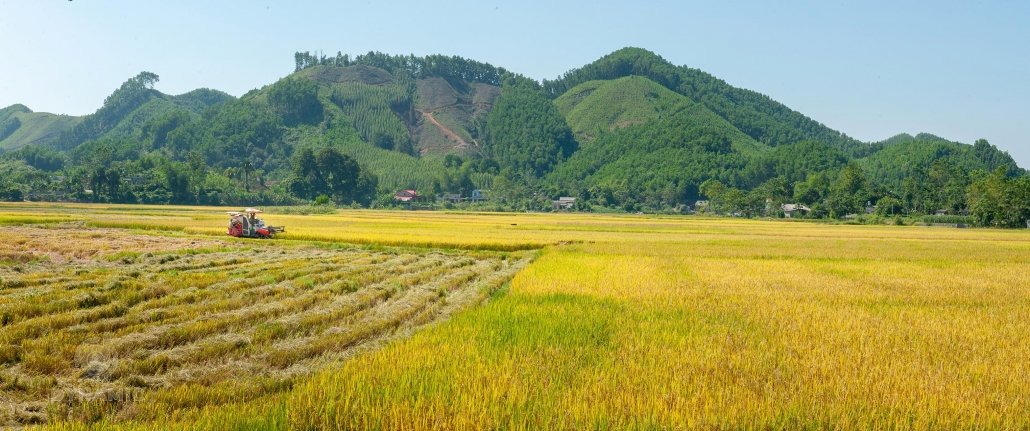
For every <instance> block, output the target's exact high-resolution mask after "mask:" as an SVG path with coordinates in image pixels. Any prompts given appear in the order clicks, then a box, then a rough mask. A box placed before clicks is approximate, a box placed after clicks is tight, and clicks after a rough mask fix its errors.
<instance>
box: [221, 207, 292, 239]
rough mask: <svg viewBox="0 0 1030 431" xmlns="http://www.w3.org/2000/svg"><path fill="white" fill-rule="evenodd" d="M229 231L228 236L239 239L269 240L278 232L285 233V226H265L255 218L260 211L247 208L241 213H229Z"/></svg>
mask: <svg viewBox="0 0 1030 431" xmlns="http://www.w3.org/2000/svg"><path fill="white" fill-rule="evenodd" d="M226 214H229V231H228V232H227V234H229V235H230V236H235V237H241V238H271V237H273V236H275V234H277V233H279V232H285V231H286V226H266V225H265V221H264V220H261V219H259V218H257V215H258V214H261V210H259V209H254V208H247V209H245V210H243V212H242V213H240V212H236V211H230V212H228V213H226Z"/></svg>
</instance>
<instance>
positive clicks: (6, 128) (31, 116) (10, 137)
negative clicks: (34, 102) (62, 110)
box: [0, 105, 80, 150]
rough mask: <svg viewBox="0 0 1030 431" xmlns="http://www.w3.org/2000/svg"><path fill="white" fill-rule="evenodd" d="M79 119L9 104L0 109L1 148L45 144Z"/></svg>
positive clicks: (11, 148) (10, 148) (13, 148)
mask: <svg viewBox="0 0 1030 431" xmlns="http://www.w3.org/2000/svg"><path fill="white" fill-rule="evenodd" d="M79 121H80V118H79V117H72V116H69V115H56V114H49V113H46V112H32V110H30V109H29V108H27V107H25V105H11V106H8V107H6V108H4V109H2V110H0V149H3V150H16V149H18V148H21V147H24V146H26V145H40V144H45V143H47V142H50V141H51V140H53V139H54V138H56V137H57V135H59V134H60V133H61V131H63V130H65V129H68V128H70V127H73V126H75V125H76V124H77V123H78V122H79Z"/></svg>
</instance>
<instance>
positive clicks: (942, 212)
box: [933, 209, 948, 217]
mask: <svg viewBox="0 0 1030 431" xmlns="http://www.w3.org/2000/svg"><path fill="white" fill-rule="evenodd" d="M933 215H935V216H938V217H939V216H946V215H948V210H946V209H939V210H937V211H934V212H933Z"/></svg>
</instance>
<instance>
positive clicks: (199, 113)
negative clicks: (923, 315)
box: [0, 48, 1030, 224]
mask: <svg viewBox="0 0 1030 431" xmlns="http://www.w3.org/2000/svg"><path fill="white" fill-rule="evenodd" d="M293 60H294V66H295V71H294V73H292V74H290V75H289V76H286V77H284V78H282V79H280V80H279V81H277V82H274V83H269V85H266V86H264V87H262V88H258V89H254V90H252V91H250V92H248V93H247V94H245V95H243V96H241V97H239V98H234V97H232V96H229V95H227V94H225V93H222V92H219V91H217V90H209V89H199V90H195V91H192V92H189V93H186V94H183V95H178V96H170V95H166V94H163V93H161V92H159V91H157V90H155V85H156V84H157V83H158V82H159V77H158V76H157V75H156V74H153V73H150V72H143V73H140V74H139V75H137V76H135V77H133V78H131V79H129V80H127V81H126V82H125V83H124V84H123V85H122V86H120V87H119V88H117V89H115V91H114V92H113V93H112V94H111V95H110V96H109V97H108V98H107V99H106V100H105V101H104V104H103V105H102V106H101V107H100V108H99V109H98V110H97V111H96V112H94V113H92V114H89V115H86V116H82V117H70V116H61V115H52V114H47V113H39V112H33V111H32V110H30V109H29V108H28V107H25V106H23V105H12V106H9V107H6V108H4V109H2V110H0V152H4V151H6V153H0V199H9V200H18V199H35V200H58V199H59V200H68V199H71V200H83V201H102V202H142V203H205V204H297V203H303V202H309V201H311V200H315V199H318V200H319V201H320V202H325V201H335V202H337V203H338V204H354V205H362V206H391V205H394V201H393V198H392V196H393V193H394V192H395V191H397V190H399V189H416V190H418V191H419V193H421V194H423V195H426V196H429V197H430V200H432V198H434V197H437V196H441V195H443V194H445V193H450V194H459V195H461V196H463V197H469V196H470V195H471V194H472V191H473V190H474V189H480V190H488V191H489V196H490V200H489V201H488V202H487V203H477V204H476V207H478V208H482V209H495V210H525V209H550V208H551V203H550V200H549V198H553V197H558V196H573V197H576V198H577V201H576V202H577V204H576V206H577V208H578V209H581V210H587V209H594V210H601V209H608V210H620V211H642V210H647V211H663V210H665V211H670V210H682V209H684V208H688V207H689V205H691V204H693V203H694V202H695V201H697V200H703V199H709V200H711V201H712V206H711V207H710V208H709V210H710V211H714V212H726V213H733V214H738V215H759V214H763V215H768V214H770V213H769V208H772V209H773V210H775V209H776V208H778V204H779V203H785V202H794V203H800V204H805V205H808V206H809V207H811V208H812V211H811V213H810V216H813V217H823V216H830V217H841V216H844V215H846V214H849V213H854V212H858V211H859V210H860V209H861V208H864V207H865V205H866V204H867V203H878V202H880V201H881V200H883V199H886V200H884V201H883V202H885V203H889V204H890V207H891V208H892V211H894V212H892V214H894V213H896V212H897V211H901V212H904V213H908V214H917V213H933V212H939V211H940V210H941V209H942V208H946V209H947V211H948V212H952V213H956V214H958V213H962V214H964V213H966V212H967V211H970V210H971V209H972V208H973V207H974V206H975V205H974V202H971V201H969V199H972V198H973V197H975V196H979V198H978V199H987V198H984V196H992V197H991V198H990V199H994V200H999V199H1001V200H1006V199H1007V200H1009V201H1013V202H1021V199H1022V198H1021V197H1019V196H1018V193H1017V194H1016V195H1011V196H1008V197H1001V198H999V197H998V196H995V195H991V194H989V193H986V192H984V191H983V190H986V189H985V187H986V188H987V189H989V188H990V187H987V186H985V185H984V184H986V183H983V182H984V181H988V180H990V181H993V183H991V184H994V185H995V186H997V187H1002V186H1005V187H1009V186H1012V184H1016V185H1017V186H1018V184H1022V183H1020V182H1019V181H1023V180H1022V179H1021V178H1026V175H1027V173H1026V171H1025V170H1023V169H1021V168H1019V167H1017V166H1016V165H1015V163H1014V161H1013V160H1012V158H1011V157H1010V156H1009V155H1008V154H1007V153H1005V152H1002V151H999V150H998V149H997V148H996V147H994V146H992V145H990V144H989V143H987V142H986V141H982V140H981V141H977V143H976V144H975V145H967V144H962V143H957V142H951V141H948V140H947V139H944V138H940V137H938V136H934V135H931V134H926V133H921V134H918V135H916V136H912V135H907V134H900V135H897V136H894V137H892V138H890V139H887V140H884V141H881V142H875V143H864V142H860V141H857V140H855V139H853V138H851V137H848V136H847V135H845V134H843V133H840V132H838V131H835V130H832V129H830V128H828V127H826V126H825V125H823V124H821V123H819V122H818V121H816V120H814V119H812V118H810V117H808V116H806V115H803V114H802V113H799V112H796V111H793V110H791V109H790V108H788V107H786V106H784V105H783V104H780V103H778V102H776V101H774V100H772V99H770V98H769V97H767V96H765V95H763V94H761V93H758V92H755V91H751V90H746V89H740V88H735V87H733V86H730V85H728V84H727V83H726V82H724V81H722V80H720V79H718V78H716V77H714V76H712V75H710V74H707V73H705V72H702V71H700V70H697V69H693V68H689V67H687V66H677V65H673V64H671V63H669V62H668V61H666V60H664V59H663V58H661V57H660V56H658V55H656V54H654V53H652V52H649V51H646V50H643V49H638V48H625V49H622V50H618V51H616V52H613V53H611V54H609V55H606V56H604V57H603V58H601V59H599V60H597V61H595V62H593V63H591V64H588V65H585V66H583V67H581V68H577V69H573V70H570V71H569V72H567V73H565V74H564V75H562V76H561V77H559V78H558V79H555V80H544V81H542V82H537V81H535V80H532V79H529V78H526V77H524V76H521V75H519V74H516V73H513V72H511V71H509V70H508V69H505V68H501V67H496V66H493V65H491V64H488V63H482V62H478V61H475V60H471V59H465V58H461V57H448V56H443V55H431V56H424V57H418V56H414V55H408V56H404V55H400V56H394V55H388V54H383V53H378V52H370V53H368V54H363V55H358V56H354V57H352V56H350V55H345V54H342V53H337V54H336V55H335V56H326V55H322V54H311V53H309V52H298V53H297V54H296V55H295V57H294V59H293ZM815 114H816V116H818V113H815ZM998 175H1001V177H999V176H998ZM945 177H946V179H947V181H945V180H943V179H942V178H945ZM1005 178H1008V179H1010V180H1011V181H1016V182H1015V183H1012V184H1009V183H1007V182H1005V181H1009V180H1004V179H1005ZM1003 180H1004V181H1003ZM945 183H947V184H949V185H947V188H948V190H949V191H948V192H947V193H944V192H940V191H938V190H936V189H934V190H929V189H927V187H928V186H927V184H937V185H938V186H939V187H938V186H933V187H938V188H942V187H945V186H944V185H942V184H945ZM1006 184H1007V185H1006ZM1013 187H1016V186H1013ZM1028 187H1030V186H1028ZM931 188H932V187H931ZM1009 189H1012V187H1009ZM958 190H961V192H959V191H958ZM992 190H993V189H992ZM999 190H1000V189H999ZM1013 190H1019V187H1016V188H1015V189H1013ZM995 191H997V190H995ZM942 193H943V194H942ZM992 193H993V192H992ZM999 193H1000V192H999ZM1028 193H1030V191H1028ZM945 195H946V196H948V197H947V198H946V199H945V198H944V197H942V196H945ZM1027 200H1028V201H1030V198H1028V199H1027ZM895 201H896V202H899V204H897V205H894V203H893V202H895ZM770 202H771V203H772V204H770ZM448 205H450V204H448ZM462 205H470V204H462ZM1027 206H1030V202H1028V203H1027ZM881 207H887V206H886V205H884V206H881ZM895 207H897V208H895ZM934 207H940V208H934ZM1017 207H1018V205H1017ZM1019 208H1022V207H1019ZM895 209H896V210H897V211H895ZM1027 211H1028V216H1030V209H1028V210H1027ZM773 212H774V213H775V211H773ZM1017 212H1018V211H1017ZM1006 217H1007V218H1006V220H1008V222H1006V223H1008V224H1013V223H1015V222H1013V220H1017V219H1018V218H1019V217H1021V215H1018V214H1017V215H1013V214H1009V215H1007V216H1006Z"/></svg>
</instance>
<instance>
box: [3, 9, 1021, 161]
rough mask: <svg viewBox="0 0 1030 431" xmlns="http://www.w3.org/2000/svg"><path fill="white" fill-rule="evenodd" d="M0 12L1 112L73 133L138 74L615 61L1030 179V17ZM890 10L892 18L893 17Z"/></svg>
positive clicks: (166, 80) (239, 80)
mask: <svg viewBox="0 0 1030 431" xmlns="http://www.w3.org/2000/svg"><path fill="white" fill-rule="evenodd" d="M212 3H215V2H209V1H193V0H180V1H174V2H173V1H147V2H139V1H133V2H130V1H123V0H103V1H101V0H74V1H70V2H69V1H64V0H32V1H27V0H0V58H3V61H2V62H0V106H7V105H10V104H12V103H23V104H25V105H27V106H29V107H30V108H32V109H33V110H36V111H47V112H55V113H65V114H73V115H82V114H86V113H90V112H92V111H94V110H96V109H97V108H98V107H99V106H100V104H101V103H102V102H103V99H104V97H106V96H107V95H108V94H110V93H111V91H113V90H114V89H115V88H116V87H117V86H118V85H120V84H121V83H122V82H123V81H125V79H127V78H129V77H131V76H133V75H135V74H136V73H138V72H139V71H141V70H147V71H151V72H154V73H157V74H158V75H160V76H161V82H160V83H159V84H158V85H157V88H158V89H159V90H161V91H163V92H166V93H171V94H179V93H184V92H186V91H189V90H192V89H194V88H198V87H208V88H215V89H219V90H222V91H226V92H228V93H230V94H233V95H236V96H239V95H241V94H243V93H245V92H246V91H248V90H250V89H252V88H256V87H260V86H262V85H266V84H269V83H272V82H274V81H275V80H277V79H278V78H281V77H282V76H284V75H287V74H289V73H290V72H292V69H293V53H294V52H296V51H298V50H300V51H306V50H319V49H320V50H324V51H325V52H326V53H333V54H335V53H336V52H337V51H343V52H345V53H351V54H355V53H362V52H368V51H370V50H377V51H382V52H388V53H392V54H409V53H414V54H416V55H423V54H434V53H441V54H447V55H460V56H463V57H469V58H473V59H476V60H479V61H486V62H489V63H492V64H494V65H496V66H503V67H505V68H507V69H509V70H513V71H516V72H519V73H522V74H524V75H527V76H530V77H533V78H536V79H541V78H554V77H556V76H558V75H559V74H561V73H563V72H565V71H566V70H568V69H570V68H574V67H579V66H582V65H584V64H586V63H589V62H591V61H593V60H596V59H597V58H599V57H601V56H603V55H605V54H607V53H609V52H611V51H614V50H616V49H619V48H622V47H625V46H636V47H641V48H646V49H649V50H651V51H654V52H656V53H658V54H659V55H661V56H663V57H665V58H666V59H668V60H670V61H671V62H673V63H675V64H679V65H683V64H685V65H688V66H690V67H694V68H698V69H701V70H704V71H706V72H709V73H711V74H713V75H715V76H717V77H719V78H722V79H724V80H726V81H727V82H728V83H730V84H732V85H735V86H738V87H744V88H748V89H751V90H755V91H758V92H761V93H764V94H767V95H769V96H770V97H772V98H773V99H775V100H777V101H780V102H782V103H784V104H786V105H787V106H789V107H791V108H792V109H794V110H797V111H800V112H802V113H804V114H805V115H808V116H810V117H812V118H813V119H815V120H817V121H820V122H822V123H824V124H826V125H828V126H830V127H832V128H834V129H837V130H840V131H842V132H844V133H847V134H849V135H851V136H854V137H856V138H858V139H862V140H866V141H874V140H880V139H884V138H887V137H889V136H891V135H894V134H897V133H901V132H907V133H912V134H915V133H918V132H930V133H934V134H937V135H940V136H943V137H946V138H949V139H953V140H958V141H962V142H967V143H971V142H973V141H974V140H975V139H978V138H986V139H988V140H989V141H990V142H991V143H993V144H995V145H998V146H999V147H1001V148H1002V149H1003V150H1007V151H1009V152H1010V153H1011V154H1012V155H1013V156H1014V157H1015V158H1016V160H1017V161H1018V162H1019V164H1020V166H1023V167H1030V25H1028V23H1030V2H1026V1H994V2H992V1H980V2H947V1H936V2H917V1H907V2H896V1H863V2H858V1H849V2H840V1H834V2H831V1H810V2H800V1H798V2H790V1H784V2H768V1H739V0H738V1H725V2H713V1H699V2H692V1H653V2H644V1H638V2H631V1H524V2H500V1H450V2H446V1H406V0H405V1H378V2H377V1H342V2H329V1H292V2H279V1H261V0H258V1H246V2H244V1H224V2H217V4H216V5H212ZM900 3H904V4H900Z"/></svg>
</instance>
